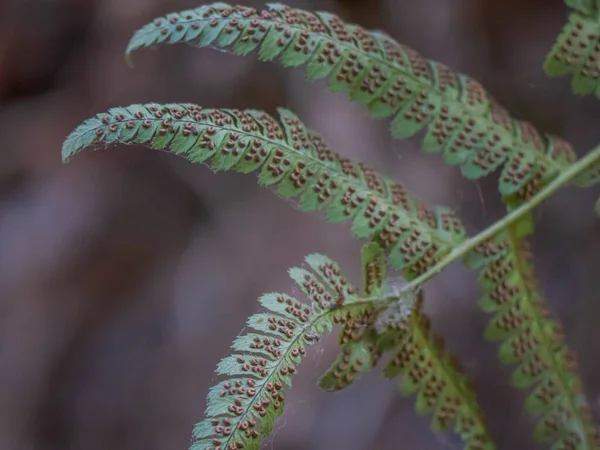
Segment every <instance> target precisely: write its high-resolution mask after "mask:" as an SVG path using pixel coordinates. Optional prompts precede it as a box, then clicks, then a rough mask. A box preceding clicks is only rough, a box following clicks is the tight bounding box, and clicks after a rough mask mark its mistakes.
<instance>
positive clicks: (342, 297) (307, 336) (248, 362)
mask: <svg viewBox="0 0 600 450" xmlns="http://www.w3.org/2000/svg"><path fill="white" fill-rule="evenodd" d="M306 263H307V265H308V269H303V268H292V269H290V276H291V278H292V279H293V280H294V281H295V282H296V283H297V284H298V285H299V286H300V288H301V289H302V291H303V292H304V293H305V294H306V295H307V296H308V297H309V298H310V300H311V303H310V304H304V303H301V302H299V301H297V300H296V299H294V298H292V297H289V296H287V295H284V294H266V295H263V296H262V297H261V298H260V300H259V301H260V303H261V305H262V306H263V307H264V308H265V309H266V310H267V312H265V313H259V314H256V315H254V316H252V317H250V319H249V320H248V327H249V328H251V329H253V330H254V331H253V332H250V333H247V334H244V335H241V336H239V337H238V338H237V339H236V340H235V341H234V343H233V345H232V348H233V350H234V353H233V354H232V355H231V356H229V357H227V358H224V359H223V360H222V361H221V362H220V363H219V365H218V367H217V372H218V373H219V374H220V375H225V376H227V379H225V380H223V381H221V382H219V383H218V384H217V385H216V386H214V387H213V388H211V390H210V392H209V394H208V398H207V409H206V419H204V420H203V421H202V422H200V423H198V424H197V425H196V427H195V428H194V432H193V438H194V441H195V442H194V444H193V445H192V447H191V449H192V450H207V449H214V448H222V449H240V448H244V449H258V448H259V445H260V439H261V438H262V437H264V436H267V435H268V434H269V433H271V431H272V429H273V424H274V421H275V419H276V418H277V417H279V416H280V415H281V413H282V412H283V403H284V394H283V391H284V390H285V389H286V387H288V386H291V378H292V376H293V375H294V374H295V373H296V367H297V365H298V364H299V363H300V361H301V359H302V357H303V356H304V354H305V346H306V345H310V344H312V343H314V342H316V341H317V340H318V339H319V337H320V335H322V334H323V333H324V332H326V331H330V330H331V328H332V327H333V326H334V323H335V322H336V321H337V320H338V319H339V318H340V317H343V316H344V315H346V314H348V313H349V312H352V313H353V314H356V315H358V316H363V315H368V314H371V313H372V311H373V308H374V303H375V302H374V301H373V300H372V299H369V298H365V297H361V296H360V295H359V293H358V292H357V291H356V290H355V289H354V288H353V287H352V286H351V285H350V283H348V281H347V280H346V278H344V276H343V275H342V274H341V273H340V270H339V267H338V266H337V265H336V264H335V263H334V262H332V261H331V260H329V259H328V258H327V257H325V256H322V255H318V254H313V255H309V256H307V257H306ZM376 300H381V299H376Z"/></svg>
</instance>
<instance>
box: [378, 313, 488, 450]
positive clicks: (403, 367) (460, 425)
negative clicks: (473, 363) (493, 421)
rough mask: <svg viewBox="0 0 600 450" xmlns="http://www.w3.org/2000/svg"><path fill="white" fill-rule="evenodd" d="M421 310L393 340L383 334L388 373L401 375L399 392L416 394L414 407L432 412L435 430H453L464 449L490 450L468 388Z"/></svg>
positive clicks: (484, 425)
mask: <svg viewBox="0 0 600 450" xmlns="http://www.w3.org/2000/svg"><path fill="white" fill-rule="evenodd" d="M420 309H421V308H420V305H419V304H418V305H416V306H415V308H414V309H413V310H412V311H411V314H410V315H408V317H406V319H405V320H404V322H402V323H400V324H399V325H397V326H396V327H395V328H394V330H395V335H394V340H393V341H391V342H390V334H388V335H387V336H386V339H387V340H388V342H387V343H386V344H385V347H387V348H390V347H392V348H393V357H392V359H391V361H390V362H389V364H388V365H387V367H386V368H385V374H386V376H387V377H389V378H395V377H397V376H400V392H401V393H402V394H403V395H411V394H414V393H416V396H417V400H416V411H417V413H419V414H427V413H430V414H432V415H433V421H432V425H431V427H432V430H433V431H442V430H447V429H451V428H453V429H454V431H455V432H456V433H457V434H459V435H460V436H461V438H462V440H463V441H464V443H465V447H464V448H465V449H469V450H476V449H477V450H493V449H494V448H495V445H494V442H493V440H492V439H491V437H490V436H489V433H488V431H487V426H486V424H485V420H484V416H483V412H482V411H481V409H480V407H479V405H478V403H477V399H476V397H475V394H474V391H473V389H472V387H471V386H470V385H469V383H468V381H467V379H466V377H465V376H464V375H463V373H462V371H461V369H460V367H459V365H458V362H457V361H456V359H455V358H453V357H452V356H451V355H449V354H448V353H447V352H446V350H445V349H444V342H443V340H442V339H441V338H440V337H439V336H437V335H436V334H435V333H434V332H433V331H432V329H431V325H430V321H429V319H428V318H427V317H426V316H425V315H424V313H423V312H421V311H420Z"/></svg>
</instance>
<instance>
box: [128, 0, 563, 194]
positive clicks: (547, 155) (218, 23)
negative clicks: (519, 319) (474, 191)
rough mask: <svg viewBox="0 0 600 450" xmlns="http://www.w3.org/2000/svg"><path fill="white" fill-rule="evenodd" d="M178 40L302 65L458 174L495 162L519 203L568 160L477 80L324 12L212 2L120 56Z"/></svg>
mask: <svg viewBox="0 0 600 450" xmlns="http://www.w3.org/2000/svg"><path fill="white" fill-rule="evenodd" d="M180 42H184V43H189V44H192V45H196V46H200V47H219V48H227V49H231V50H232V51H233V52H234V53H235V54H238V55H246V54H248V53H250V52H253V51H257V52H258V56H259V58H260V59H261V60H268V61H271V60H278V61H280V62H281V63H282V64H283V65H285V66H289V67H299V66H304V67H305V71H306V75H307V77H308V78H310V79H323V78H326V79H327V80H328V83H329V87H330V89H331V90H332V91H333V92H348V93H349V94H350V97H351V98H352V99H353V100H354V101H355V102H358V103H360V104H362V105H364V106H366V107H367V109H368V110H369V112H370V113H371V114H372V115H373V116H374V117H390V116H391V117H393V121H392V125H391V129H392V134H393V135H394V137H396V138H407V137H409V136H412V135H414V134H416V133H417V132H419V131H421V130H424V129H425V130H426V135H425V138H424V140H423V148H424V150H425V151H426V152H428V153H442V154H443V156H444V159H445V161H446V162H447V163H448V164H458V165H460V166H461V167H462V172H463V175H464V176H465V177H467V178H471V179H474V178H479V177H482V176H484V175H487V174H489V173H490V172H492V171H494V170H495V169H497V168H499V167H502V166H503V172H502V175H501V177H500V186H499V189H500V192H501V193H502V194H503V195H512V194H516V193H519V194H521V195H522V197H524V199H525V200H526V199H527V198H529V197H530V196H531V195H533V194H532V193H535V191H536V190H537V189H539V186H541V185H542V184H543V183H545V182H547V181H549V180H550V179H552V178H553V177H555V176H556V175H557V174H558V173H559V171H560V170H562V169H563V168H564V167H566V166H568V165H570V164H571V163H572V162H573V161H574V159H575V154H574V152H573V150H572V148H571V146H570V145H569V144H568V143H566V142H565V141H563V140H561V139H559V138H556V137H553V136H549V135H542V134H541V133H540V132H538V130H536V129H535V128H534V127H533V126H532V125H531V124H530V123H528V122H524V121H520V120H516V119H513V118H512V117H511V116H510V114H509V113H508V112H507V111H506V110H505V109H504V108H503V107H502V106H500V105H499V104H498V103H497V102H496V101H495V100H494V99H493V98H492V97H491V96H490V95H489V94H488V93H487V92H486V91H485V89H484V88H483V87H482V86H481V85H480V84H479V83H478V82H477V81H475V80H473V79H471V78H469V77H467V76H465V75H461V74H457V73H454V72H453V71H452V70H450V69H449V68H448V67H446V66H444V65H443V64H441V63H438V62H435V61H429V60H426V59H424V58H423V57H421V55H419V54H418V53H417V52H416V51H415V50H413V49H411V48H410V47H408V46H405V45H401V44H399V43H397V42H396V41H395V40H394V39H392V38H391V37H390V36H388V35H386V34H384V33H382V32H378V31H377V32H374V31H367V30H365V29H363V28H362V27H360V26H358V25H354V24H348V23H345V22H343V21H342V20H341V19H340V18H339V17H337V16H335V15H333V14H330V13H326V12H315V13H311V12H308V11H304V10H301V9H294V8H291V7H289V6H285V5H281V4H279V3H272V4H268V5H267V8H266V9H265V10H264V11H258V10H256V9H254V8H250V7H245V6H230V5H228V4H226V3H223V2H217V3H213V4H210V5H205V6H201V7H199V8H196V9H193V10H187V11H182V12H180V13H173V14H169V15H167V16H166V17H161V18H157V19H155V20H154V21H153V22H152V23H149V24H147V25H146V26H144V27H143V28H141V29H140V30H138V31H137V32H136V33H135V34H134V36H133V37H132V39H131V41H130V42H129V45H128V47H127V55H130V54H131V52H133V51H134V50H136V49H139V48H142V47H150V46H153V45H157V44H162V43H164V44H173V43H180Z"/></svg>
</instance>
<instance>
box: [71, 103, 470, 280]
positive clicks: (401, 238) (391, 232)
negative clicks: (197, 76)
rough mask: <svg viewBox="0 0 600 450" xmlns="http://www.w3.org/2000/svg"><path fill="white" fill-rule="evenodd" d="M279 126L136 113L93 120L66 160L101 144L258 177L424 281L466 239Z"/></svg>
mask: <svg viewBox="0 0 600 450" xmlns="http://www.w3.org/2000/svg"><path fill="white" fill-rule="evenodd" d="M279 115H280V122H278V121H277V120H275V119H274V118H273V117H271V116H269V115H267V114H266V113H263V112H260V111H254V110H247V111H239V110H214V109H202V108H201V107H199V106H196V105H191V104H185V105H179V104H177V105H176V104H170V105H157V104H147V105H131V106H129V107H126V108H113V109H111V110H110V111H108V113H103V114H99V115H97V116H96V117H94V118H91V119H88V120H87V121H86V122H84V123H83V124H82V125H80V126H79V127H78V128H77V129H75V130H74V131H73V132H72V133H71V135H69V137H68V138H67V139H66V140H65V142H64V144H63V158H64V159H65V160H66V159H68V158H70V157H71V156H72V155H73V154H75V153H76V152H78V151H79V150H81V149H82V148H85V147H88V146H90V145H98V144H105V145H109V144H116V143H125V144H143V145H146V146H149V147H151V148H154V149H167V148H168V149H170V150H171V151H172V152H173V153H177V154H181V155H186V156H187V157H188V158H189V160H191V161H192V162H209V164H210V166H211V167H212V168H213V169H216V170H228V169H231V170H236V171H238V172H245V173H247V172H252V171H255V170H259V169H260V174H259V177H258V179H259V183H260V184H262V185H274V184H277V185H278V193H279V194H280V195H281V196H282V197H284V198H294V197H296V198H298V197H299V206H300V209H302V210H304V211H316V210H325V211H326V218H327V219H328V220H329V221H332V222H343V221H346V220H351V221H352V232H353V234H354V235H355V236H357V237H375V238H376V239H378V241H380V242H381V244H382V245H383V246H384V247H385V248H386V249H387V251H388V252H389V255H390V261H391V263H392V264H393V265H394V266H395V267H397V268H399V269H402V270H406V271H408V272H410V273H413V272H414V273H420V272H422V271H424V270H426V269H427V268H428V267H430V266H431V265H432V264H434V263H435V262H436V261H437V260H438V259H439V258H441V257H443V256H444V255H446V254H448V253H449V252H450V250H451V249H452V247H453V245H456V243H458V242H461V241H462V240H463V239H464V235H465V231H464V228H463V227H462V224H461V223H460V221H459V220H458V219H457V218H456V217H455V216H454V215H452V214H451V212H450V211H448V210H447V209H445V208H443V207H436V208H435V209H430V208H429V207H428V206H426V205H425V204H423V203H422V202H421V201H419V200H416V199H414V198H413V197H412V196H410V194H409V193H408V191H407V190H406V189H405V188H404V186H402V185H401V184H398V183H396V182H394V181H393V180H392V179H390V178H388V177H385V176H382V175H380V174H378V173H377V172H375V171H374V170H372V169H370V168H368V167H366V166H364V165H363V164H361V163H355V162H353V161H351V160H349V159H346V158H342V157H341V156H339V155H338V154H336V153H334V152H333V151H332V150H331V149H330V148H329V146H328V145H327V144H326V143H325V141H324V140H323V139H322V138H321V137H320V136H318V135H317V134H315V133H313V132H312V131H309V130H307V129H306V128H305V127H304V125H303V124H302V123H301V122H300V121H299V120H298V118H297V117H296V116H295V115H294V114H292V113H291V112H290V111H287V110H284V109H280V110H279Z"/></svg>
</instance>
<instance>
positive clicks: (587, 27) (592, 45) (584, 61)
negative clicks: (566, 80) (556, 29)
mask: <svg viewBox="0 0 600 450" xmlns="http://www.w3.org/2000/svg"><path fill="white" fill-rule="evenodd" d="M594 8H596V6H594ZM582 9H583V8H582ZM599 52H600V22H598V13H597V12H593V14H592V12H590V15H583V14H581V13H578V12H574V13H572V14H571V15H570V16H569V21H568V22H567V23H566V24H565V26H564V27H563V29H562V31H561V33H560V35H559V36H558V38H557V41H556V43H555V44H554V46H553V47H552V50H551V51H550V53H549V54H548V56H547V57H546V61H545V63H544V70H545V71H546V73H547V74H548V75H549V76H551V77H558V76H562V75H566V74H572V75H573V80H572V86H573V92H575V93H576V94H581V95H583V94H594V95H596V96H597V97H600V58H599Z"/></svg>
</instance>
